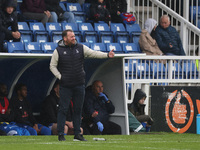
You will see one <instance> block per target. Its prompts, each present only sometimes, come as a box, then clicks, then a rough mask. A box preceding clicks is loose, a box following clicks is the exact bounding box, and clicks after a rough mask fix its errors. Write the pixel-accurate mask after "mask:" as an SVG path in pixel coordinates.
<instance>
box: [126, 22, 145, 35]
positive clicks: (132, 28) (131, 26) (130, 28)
mask: <svg viewBox="0 0 200 150" xmlns="http://www.w3.org/2000/svg"><path fill="white" fill-rule="evenodd" d="M125 25H126V31H128V32H129V34H132V33H133V32H134V33H141V32H142V30H141V28H140V26H139V24H136V23H135V24H125Z"/></svg>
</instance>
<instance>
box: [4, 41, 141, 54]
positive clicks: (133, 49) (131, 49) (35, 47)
mask: <svg viewBox="0 0 200 150" xmlns="http://www.w3.org/2000/svg"><path fill="white" fill-rule="evenodd" d="M82 44H84V45H86V46H88V47H90V48H91V49H93V50H95V51H102V52H109V51H111V50H112V49H114V51H115V53H140V49H138V45H136V44H135V43H124V44H123V45H122V47H121V45H120V44H119V43H107V44H104V43H92V44H90V43H82ZM56 47H57V43H54V42H42V43H39V42H25V43H22V42H8V43H7V48H8V52H9V53H27V52H28V53H53V51H54V50H55V49H56Z"/></svg>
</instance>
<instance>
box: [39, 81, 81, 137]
mask: <svg viewBox="0 0 200 150" xmlns="http://www.w3.org/2000/svg"><path fill="white" fill-rule="evenodd" d="M59 99H60V94H59V83H58V81H57V82H55V84H54V86H53V88H52V90H51V92H50V95H48V96H47V97H46V98H45V100H44V101H43V103H42V111H41V118H42V121H43V124H44V125H46V126H49V127H50V128H51V130H52V134H53V135H58V132H57V114H58V108H59ZM72 104H73V103H72V101H71V103H70V107H69V108H70V109H69V110H68V113H67V117H66V121H65V127H64V134H68V135H73V129H74V127H73V122H72V114H73V108H72V106H73V105H72ZM81 134H83V130H82V128H81Z"/></svg>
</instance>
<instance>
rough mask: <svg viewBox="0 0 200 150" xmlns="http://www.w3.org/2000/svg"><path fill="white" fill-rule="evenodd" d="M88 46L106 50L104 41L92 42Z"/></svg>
mask: <svg viewBox="0 0 200 150" xmlns="http://www.w3.org/2000/svg"><path fill="white" fill-rule="evenodd" d="M90 47H91V49H93V50H95V51H102V52H107V50H106V46H105V44H104V43H92V44H91V46H90Z"/></svg>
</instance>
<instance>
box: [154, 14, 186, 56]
mask: <svg viewBox="0 0 200 150" xmlns="http://www.w3.org/2000/svg"><path fill="white" fill-rule="evenodd" d="M155 39H156V42H157V44H158V46H159V48H160V50H161V51H162V52H163V53H164V55H185V51H184V49H183V46H182V42H181V39H180V36H179V33H178V32H177V31H176V29H175V28H174V27H172V26H171V25H170V19H169V16H168V15H163V16H162V17H161V18H160V24H159V25H158V27H157V28H156V30H155Z"/></svg>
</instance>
